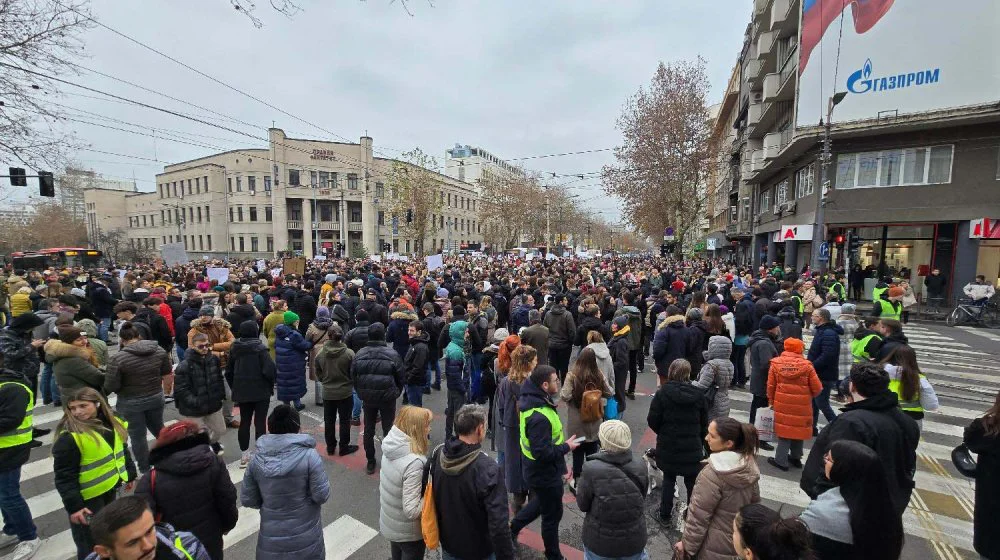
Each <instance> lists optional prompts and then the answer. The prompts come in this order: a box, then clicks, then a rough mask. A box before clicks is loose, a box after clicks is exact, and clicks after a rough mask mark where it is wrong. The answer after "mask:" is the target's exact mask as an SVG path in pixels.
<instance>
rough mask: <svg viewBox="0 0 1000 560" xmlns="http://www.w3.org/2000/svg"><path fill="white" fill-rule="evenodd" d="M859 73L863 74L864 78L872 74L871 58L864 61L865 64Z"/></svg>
mask: <svg viewBox="0 0 1000 560" xmlns="http://www.w3.org/2000/svg"><path fill="white" fill-rule="evenodd" d="M861 73H862V74H863V75H864V77H865V79H866V80H867V79H868V78H869V77H870V76H871V75H872V59H870V58H869V59H868V60H866V61H865V66H864V68H863V69H862V71H861Z"/></svg>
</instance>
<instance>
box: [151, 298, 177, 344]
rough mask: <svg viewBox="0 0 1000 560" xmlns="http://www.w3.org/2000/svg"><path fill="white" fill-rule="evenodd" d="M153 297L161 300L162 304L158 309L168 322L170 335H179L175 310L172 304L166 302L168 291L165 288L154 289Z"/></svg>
mask: <svg viewBox="0 0 1000 560" xmlns="http://www.w3.org/2000/svg"><path fill="white" fill-rule="evenodd" d="M152 297H154V298H156V299H158V300H160V306H159V307H157V308H156V310H157V311H158V312H159V313H160V317H163V320H164V321H166V322H167V330H168V331H170V336H172V337H174V336H177V331H175V330H174V311H173V309H170V304H169V303H167V302H166V299H167V292H166V291H164V290H163V288H156V289H155V290H153V294H152Z"/></svg>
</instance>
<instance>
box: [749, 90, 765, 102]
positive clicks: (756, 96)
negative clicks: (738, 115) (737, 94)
mask: <svg viewBox="0 0 1000 560" xmlns="http://www.w3.org/2000/svg"><path fill="white" fill-rule="evenodd" d="M763 100H764V92H763V91H751V92H750V103H760V102H761V101H763Z"/></svg>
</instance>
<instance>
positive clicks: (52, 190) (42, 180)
mask: <svg viewBox="0 0 1000 560" xmlns="http://www.w3.org/2000/svg"><path fill="white" fill-rule="evenodd" d="M38 194H40V195H41V196H48V197H53V196H55V195H56V183H55V180H54V179H53V177H52V173H51V172H49V171H39V172H38Z"/></svg>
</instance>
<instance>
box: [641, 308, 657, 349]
mask: <svg viewBox="0 0 1000 560" xmlns="http://www.w3.org/2000/svg"><path fill="white" fill-rule="evenodd" d="M647 313H648V312H647ZM654 320H655V318H654ZM652 342H653V327H647V326H646V325H645V324H644V325H642V344H640V345H639V347H640V348H642V354H643V356H644V357H645V356H648V355H649V345H650V343H652Z"/></svg>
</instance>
